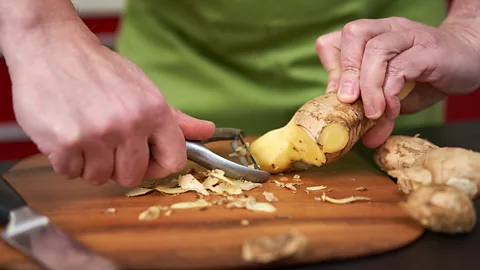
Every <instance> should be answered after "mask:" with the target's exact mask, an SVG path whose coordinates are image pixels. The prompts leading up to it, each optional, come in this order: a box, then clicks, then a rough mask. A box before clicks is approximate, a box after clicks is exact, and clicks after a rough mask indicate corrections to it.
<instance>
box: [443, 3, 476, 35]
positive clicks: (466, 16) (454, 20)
mask: <svg viewBox="0 0 480 270" xmlns="http://www.w3.org/2000/svg"><path fill="white" fill-rule="evenodd" d="M443 24H458V25H463V26H467V27H469V28H471V29H472V30H473V31H476V32H478V33H480V1H478V0H453V1H452V5H451V7H450V11H449V13H448V16H447V18H446V19H445V21H444V23H443Z"/></svg>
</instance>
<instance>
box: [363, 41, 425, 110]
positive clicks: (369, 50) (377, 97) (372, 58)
mask: <svg viewBox="0 0 480 270" xmlns="http://www.w3.org/2000/svg"><path fill="white" fill-rule="evenodd" d="M414 38H415V37H414V35H412V34H411V33H409V32H403V33H402V34H399V33H384V34H381V35H379V36H377V37H375V38H373V39H371V40H370V41H369V42H368V43H367V45H366V46H365V53H364V57H363V62H362V66H361V74H360V77H361V79H360V89H361V95H362V101H363V104H364V108H365V115H366V116H367V117H368V118H370V119H378V118H380V117H381V116H382V115H383V113H384V111H385V108H386V106H387V103H388V105H389V106H390V107H389V112H388V113H389V116H393V115H398V111H399V108H400V106H399V102H398V98H397V97H396V94H398V93H399V92H400V90H399V91H398V93H393V92H391V91H390V92H387V93H384V87H383V86H384V83H385V76H386V75H387V66H388V62H389V61H390V60H391V59H393V58H394V57H395V56H397V55H398V54H400V53H402V52H403V51H405V50H408V49H410V48H411V47H412V46H413V44H414ZM390 70H392V67H391V66H390Z"/></svg>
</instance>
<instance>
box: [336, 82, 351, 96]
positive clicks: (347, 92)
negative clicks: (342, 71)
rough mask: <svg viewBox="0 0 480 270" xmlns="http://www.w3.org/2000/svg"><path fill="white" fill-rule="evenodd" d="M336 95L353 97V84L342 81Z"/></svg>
mask: <svg viewBox="0 0 480 270" xmlns="http://www.w3.org/2000/svg"><path fill="white" fill-rule="evenodd" d="M338 95H339V96H340V97H341V98H351V97H353V84H352V82H349V81H347V82H344V83H343V84H342V86H341V87H340V90H339V91H338Z"/></svg>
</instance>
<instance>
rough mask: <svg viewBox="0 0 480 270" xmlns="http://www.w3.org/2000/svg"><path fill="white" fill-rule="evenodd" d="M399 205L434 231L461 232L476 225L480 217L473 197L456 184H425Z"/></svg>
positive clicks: (469, 229)
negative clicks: (460, 189)
mask: <svg viewBox="0 0 480 270" xmlns="http://www.w3.org/2000/svg"><path fill="white" fill-rule="evenodd" d="M400 206H401V207H402V208H403V209H404V210H406V211H407V213H408V214H409V215H410V216H411V217H412V218H413V219H415V220H416V221H418V222H419V223H420V224H422V226H424V227H425V228H427V229H429V230H431V231H433V232H439V233H446V234H458V233H466V232H470V231H471V230H473V228H475V224H476V219H477V217H476V212H475V208H474V205H473V201H472V200H471V199H470V198H469V197H468V196H467V195H466V194H464V193H463V192H461V191H459V190H458V189H457V188H455V187H453V186H445V185H428V186H422V187H421V188H419V189H418V190H416V191H415V192H414V193H412V194H411V195H409V196H408V198H407V200H406V202H402V203H400Z"/></svg>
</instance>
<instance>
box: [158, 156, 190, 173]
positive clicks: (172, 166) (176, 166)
mask: <svg viewBox="0 0 480 270" xmlns="http://www.w3.org/2000/svg"><path fill="white" fill-rule="evenodd" d="M186 165H187V159H186V157H185V158H174V159H169V160H165V161H164V162H163V164H162V167H163V168H164V169H165V170H166V171H167V172H168V173H169V174H171V173H176V172H179V171H181V170H182V169H183V168H185V166H186Z"/></svg>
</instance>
